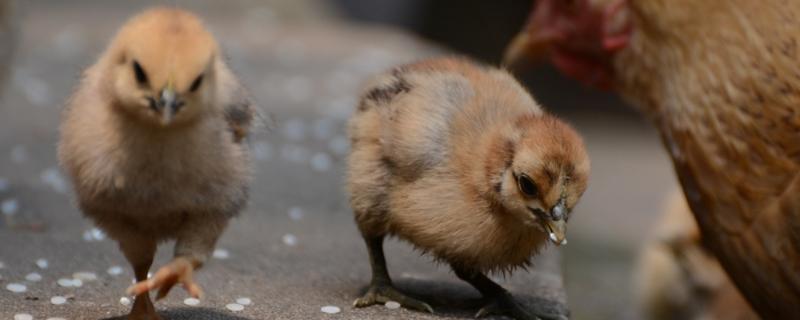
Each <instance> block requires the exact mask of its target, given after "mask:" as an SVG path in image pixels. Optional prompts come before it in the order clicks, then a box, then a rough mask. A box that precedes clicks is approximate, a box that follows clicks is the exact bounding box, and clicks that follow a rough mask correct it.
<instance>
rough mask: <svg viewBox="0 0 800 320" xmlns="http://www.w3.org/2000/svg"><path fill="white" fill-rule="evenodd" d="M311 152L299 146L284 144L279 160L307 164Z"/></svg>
mask: <svg viewBox="0 0 800 320" xmlns="http://www.w3.org/2000/svg"><path fill="white" fill-rule="evenodd" d="M309 157H311V152H310V151H309V150H308V149H306V148H305V147H303V146H301V145H292V144H286V145H283V146H282V147H281V158H283V159H284V160H286V161H288V162H295V163H307V161H308V158H309Z"/></svg>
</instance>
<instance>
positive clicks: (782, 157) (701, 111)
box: [508, 0, 800, 319]
mask: <svg viewBox="0 0 800 320" xmlns="http://www.w3.org/2000/svg"><path fill="white" fill-rule="evenodd" d="M798 17H800V2H798V1H782V0H762V1H752V0H725V1H722V0H704V1H696V0H613V1H608V0H596V1H592V0H575V1H564V0H541V1H539V2H538V3H537V5H536V7H535V8H534V11H533V16H532V18H531V20H530V21H529V24H528V26H527V27H526V29H525V30H524V31H523V33H522V35H521V36H519V37H518V38H517V39H515V40H514V42H512V45H511V47H510V49H509V52H508V62H509V63H510V64H511V65H512V66H513V65H515V64H517V63H518V62H519V61H524V60H529V59H532V58H537V57H543V56H548V57H549V58H550V59H551V60H552V61H553V62H554V64H555V65H556V66H557V67H558V68H559V69H560V70H562V71H563V72H565V73H567V74H568V75H570V76H573V77H575V78H577V79H578V80H580V81H582V82H584V83H587V84H590V85H593V86H597V87H605V88H612V89H614V90H616V91H617V92H619V93H620V94H621V95H622V96H624V97H625V98H626V99H628V101H629V102H631V103H632V104H634V105H636V106H638V107H639V109H640V110H641V111H642V112H643V113H644V114H645V115H646V116H647V118H649V119H650V120H651V121H652V123H653V124H655V125H656V127H657V128H658V129H659V131H660V133H661V138H662V140H663V142H664V145H665V146H666V147H667V150H668V152H669V153H670V155H671V158H672V160H673V163H674V167H675V171H676V173H677V174H678V178H679V180H680V183H681V185H682V186H683V190H684V193H685V195H686V198H687V200H688V201H689V204H690V207H691V209H692V211H693V213H694V216H695V218H696V220H697V222H698V225H699V227H700V230H701V232H702V235H703V241H704V242H705V245H706V246H707V247H708V248H709V249H710V250H711V251H712V252H713V253H714V255H715V256H717V257H718V259H719V261H720V263H721V265H722V266H723V268H724V269H725V270H726V272H727V273H728V274H729V275H730V278H731V279H732V280H733V281H734V283H735V284H736V286H737V287H738V288H739V289H740V290H741V291H742V294H743V295H744V296H745V297H746V298H747V300H748V301H749V302H750V303H751V305H752V306H753V307H754V309H755V310H756V311H757V312H758V313H759V314H760V315H761V316H762V317H764V318H766V319H786V318H789V317H790V316H792V315H796V314H798V312H800V303H798V302H799V301H800V272H798V270H800V173H798V172H799V171H800V63H798V61H800V50H798V42H800V28H798V27H800V20H798V19H797V18H798ZM523 58H524V59H523Z"/></svg>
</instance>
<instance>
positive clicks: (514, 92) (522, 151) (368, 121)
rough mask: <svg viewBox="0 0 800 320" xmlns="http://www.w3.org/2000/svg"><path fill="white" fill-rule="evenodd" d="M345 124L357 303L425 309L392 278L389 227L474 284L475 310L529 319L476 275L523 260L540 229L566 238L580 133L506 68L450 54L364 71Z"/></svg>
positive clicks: (582, 181)
mask: <svg viewBox="0 0 800 320" xmlns="http://www.w3.org/2000/svg"><path fill="white" fill-rule="evenodd" d="M349 132H350V138H351V141H352V151H351V154H350V158H349V162H348V178H347V180H348V189H349V193H350V203H351V206H352V208H353V210H354V215H355V220H356V223H357V225H358V228H359V230H360V231H361V234H362V235H363V237H364V240H365V242H366V245H367V249H368V252H369V258H370V264H371V267H372V281H371V284H370V287H369V289H368V291H367V292H366V294H365V295H364V296H362V297H361V298H358V299H357V300H356V301H355V302H354V305H355V306H356V307H366V306H369V305H373V304H377V303H385V302H387V301H390V300H391V301H397V302H399V303H400V304H401V305H403V306H404V307H406V308H411V309H415V310H420V311H428V312H432V311H433V309H432V308H431V307H430V306H429V305H428V304H426V303H424V302H421V301H418V300H416V299H414V298H411V297H408V296H406V295H405V294H403V293H401V292H399V291H398V290H396V289H395V288H394V287H393V286H392V280H391V279H390V277H389V273H388V271H387V268H386V261H385V259H384V254H383V239H384V238H385V237H386V236H396V237H399V238H401V239H404V240H406V241H408V242H410V243H411V244H412V245H414V246H415V247H416V248H418V249H420V250H421V251H423V252H426V253H428V254H430V255H432V256H433V257H435V258H436V259H437V260H439V261H442V262H446V263H448V264H449V265H450V266H451V267H452V269H453V271H455V274H456V275H457V276H458V277H459V278H460V279H462V280H464V281H466V282H468V283H470V284H471V285H472V286H474V287H475V288H476V289H477V290H478V291H480V292H481V294H482V295H483V296H484V297H485V298H487V299H488V300H489V301H490V302H489V304H488V305H486V306H485V307H484V308H482V309H481V310H480V311H479V312H478V314H477V316H484V315H488V314H503V315H509V316H512V317H514V318H516V319H535V318H536V317H535V316H534V315H533V314H532V313H530V312H529V311H527V310H525V309H524V308H523V307H522V306H521V305H520V304H519V303H518V302H516V301H515V300H514V299H513V297H512V296H511V294H510V293H509V292H508V291H506V290H505V289H503V288H502V287H501V286H499V285H498V284H496V283H495V282H493V281H492V280H490V279H489V278H488V277H486V275H485V274H486V273H487V272H494V271H512V270H513V269H515V268H517V267H522V266H527V265H529V263H530V258H531V256H532V255H534V254H536V253H537V252H538V251H539V250H540V249H542V247H543V246H544V245H545V244H546V243H547V241H548V239H550V240H552V242H554V243H556V244H563V243H566V238H565V231H566V222H567V220H568V219H569V217H570V213H571V211H572V209H573V208H574V206H575V205H576V204H577V202H578V199H579V198H580V197H581V195H582V194H583V192H584V191H585V190H586V187H587V182H588V176H589V170H590V164H589V158H588V156H587V154H586V151H585V148H584V145H583V142H582V140H581V138H580V136H579V135H578V133H576V132H575V130H573V129H572V128H571V127H570V126H569V125H567V124H565V123H564V122H562V121H560V120H559V119H557V118H555V117H553V116H551V115H549V114H547V113H546V112H545V111H544V110H542V108H541V107H540V106H539V105H538V104H537V103H536V102H535V101H534V100H533V98H532V97H531V96H530V94H529V93H528V92H527V91H526V90H525V89H524V88H523V87H522V86H521V85H520V84H519V83H518V82H517V81H516V80H515V79H514V78H513V77H512V76H511V75H509V74H508V73H507V72H505V71H503V70H499V69H495V68H491V67H487V66H480V65H476V64H473V63H471V62H469V61H466V60H463V59H459V58H440V59H433V60H427V61H422V62H419V63H415V64H410V65H405V66H401V67H397V68H395V69H393V70H391V71H390V72H387V73H384V74H381V75H379V76H377V77H376V78H374V79H373V80H371V81H370V82H369V83H368V84H367V87H366V90H365V93H364V94H363V96H362V98H361V100H360V104H359V105H358V110H357V111H356V113H355V114H354V116H353V118H352V119H351V121H350V123H349ZM542 316H547V315H542Z"/></svg>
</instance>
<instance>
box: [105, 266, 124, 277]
mask: <svg viewBox="0 0 800 320" xmlns="http://www.w3.org/2000/svg"><path fill="white" fill-rule="evenodd" d="M106 272H108V274H110V275H112V276H118V275H121V274H122V267H120V266H113V267H111V268H108V270H107V271H106Z"/></svg>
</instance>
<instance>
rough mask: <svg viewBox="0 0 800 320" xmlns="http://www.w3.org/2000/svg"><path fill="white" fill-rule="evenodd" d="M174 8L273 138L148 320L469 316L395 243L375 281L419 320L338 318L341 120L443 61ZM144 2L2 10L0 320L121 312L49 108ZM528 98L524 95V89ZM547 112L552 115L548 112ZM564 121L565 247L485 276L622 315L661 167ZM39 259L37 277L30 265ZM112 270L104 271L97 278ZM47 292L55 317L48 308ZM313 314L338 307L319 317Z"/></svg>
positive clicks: (580, 117) (344, 252) (342, 294)
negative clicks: (191, 269)
mask: <svg viewBox="0 0 800 320" xmlns="http://www.w3.org/2000/svg"><path fill="white" fill-rule="evenodd" d="M170 3H174V1H171V2H170ZM179 4H181V5H185V6H186V7H189V8H192V9H194V10H195V11H196V12H198V13H199V14H200V15H202V16H204V17H205V19H206V22H207V24H208V25H209V26H210V27H211V28H212V30H213V32H214V33H215V34H216V35H217V37H218V38H219V40H220V42H221V43H222V46H223V48H224V49H225V51H226V52H227V54H228V57H229V60H230V63H231V65H232V67H233V69H234V70H235V71H236V72H237V74H239V75H240V77H241V78H242V81H243V82H244V83H245V84H246V85H247V86H248V87H249V88H250V90H251V91H252V93H253V94H254V95H255V96H256V98H257V101H258V103H259V104H260V105H261V106H262V107H263V108H264V109H265V110H267V111H268V112H270V113H271V114H272V115H273V117H274V119H275V125H274V126H273V128H272V129H271V130H264V131H263V132H261V133H259V134H258V135H257V136H256V138H255V139H254V141H253V148H254V157H255V166H256V172H257V176H256V179H255V183H254V186H253V191H252V201H251V203H250V205H249V207H248V209H247V211H246V212H244V213H243V214H242V215H241V217H240V218H238V219H236V220H235V221H234V222H233V223H232V225H231V226H230V227H229V229H228V230H227V232H226V234H225V235H224V237H223V238H222V239H221V241H220V243H219V246H218V248H219V249H220V250H219V252H218V253H217V257H218V258H216V259H214V260H212V261H211V262H210V263H209V264H208V266H207V267H206V268H204V269H203V271H201V272H200V273H199V275H198V280H199V283H200V284H201V285H202V286H203V287H204V288H205V290H206V294H207V296H206V298H205V299H203V300H202V301H201V302H200V304H199V305H198V306H188V305H186V304H184V298H186V295H185V293H184V292H183V291H181V290H180V289H178V290H175V291H173V293H171V295H170V296H169V297H168V298H166V299H165V300H164V301H162V302H159V303H158V304H157V308H158V309H159V310H160V311H161V312H162V314H163V315H165V316H167V317H168V318H170V319H336V318H339V319H439V318H471V317H472V315H473V314H474V312H476V311H477V309H478V308H479V307H480V305H479V301H478V300H477V299H478V297H479V295H478V293H477V292H476V291H474V290H473V289H471V288H470V287H469V286H468V285H466V284H465V283H461V282H459V281H458V280H457V279H456V278H455V276H454V275H453V274H452V273H451V272H449V270H448V269H447V268H446V267H444V266H437V265H436V264H435V263H433V262H431V259H430V258H428V257H425V256H420V255H419V254H418V253H415V252H414V251H412V250H411V248H410V247H409V246H408V245H406V244H404V243H401V242H397V241H390V242H389V243H388V247H387V257H388V260H389V261H388V262H389V268H390V271H391V273H392V276H393V277H394V278H395V280H396V282H397V283H398V285H399V287H400V288H401V289H404V290H405V291H407V292H409V293H412V294H414V295H417V296H420V297H421V298H424V299H425V300H427V301H429V302H431V304H432V306H433V307H434V308H435V309H436V310H437V314H435V315H425V314H421V313H416V312H410V311H406V310H402V309H398V310H391V309H388V308H385V307H382V306H377V307H372V308H367V309H353V308H351V307H350V304H351V303H352V301H353V300H354V299H355V298H356V297H357V296H358V295H359V294H360V293H361V292H362V290H363V289H364V287H365V285H366V284H367V283H368V281H369V266H368V264H367V258H366V250H365V248H364V245H363V243H362V242H361V240H360V238H359V235H358V232H357V231H356V228H355V226H354V224H353V222H352V215H351V213H350V211H349V208H348V205H347V202H346V199H345V195H344V190H343V187H342V181H343V179H342V177H343V170H342V168H343V166H344V157H345V155H346V153H347V150H348V146H347V139H346V137H345V132H344V123H345V121H346V119H347V117H348V115H349V114H350V110H351V109H352V108H353V106H354V105H355V97H356V95H357V93H358V87H359V84H360V83H361V82H362V81H363V80H364V79H365V77H367V76H368V75H370V74H374V73H376V72H379V71H382V70H384V69H386V68H388V67H390V66H392V65H394V64H398V63H404V62H409V61H413V60H416V59H419V58H422V57H426V56H431V55H436V54H441V53H446V52H445V51H443V50H440V49H437V48H436V47H435V46H433V45H431V44H426V43H422V42H420V41H418V40H416V39H415V38H413V37H411V36H409V35H406V34H403V33H401V32H398V31H393V30H387V29H381V28H377V27H370V28H366V27H364V26H355V25H349V24H346V23H343V22H340V21H338V20H336V19H335V18H332V17H331V16H330V15H329V14H328V13H327V12H328V11H329V8H326V7H325V6H324V5H319V4H318V3H316V2H315V1H294V2H288V1H287V2H281V1H266V2H257V1H237V2H219V1H210V0H203V1H195V2H191V3H185V4H184V3H181V2H180V1H179ZM145 6H146V4H144V3H142V2H135V3H133V2H122V1H119V2H115V3H111V2H108V1H98V0H88V1H70V2H68V3H67V2H59V1H39V2H36V3H30V4H27V3H26V4H22V5H20V6H19V8H18V9H19V12H20V13H19V16H18V17H19V19H20V20H19V21H20V30H21V33H20V41H19V43H18V48H17V50H16V59H15V61H14V64H13V66H12V68H11V70H12V71H11V72H12V73H11V75H10V76H9V81H8V85H7V86H6V91H5V94H4V95H3V98H2V104H0V209H2V212H3V215H2V216H3V220H2V221H0V263H2V267H0V286H2V288H0V319H13V318H14V316H15V315H18V314H30V315H32V316H34V318H35V319H47V318H48V317H61V318H65V319H97V318H114V317H118V316H121V315H124V314H125V313H126V312H127V310H128V308H129V306H126V305H124V304H122V303H121V301H120V299H121V298H123V291H124V289H125V288H126V287H127V286H128V285H129V284H130V279H131V277H132V275H131V272H130V270H128V266H127V264H126V263H125V260H124V258H123V257H122V255H121V254H120V253H119V252H118V251H117V250H116V246H115V244H114V243H112V242H111V241H109V240H107V239H105V238H104V237H103V236H102V234H98V233H97V232H94V230H93V229H92V225H91V224H90V223H89V221H87V220H86V219H84V218H82V216H81V214H80V213H79V212H78V211H77V210H76V209H75V207H74V205H73V203H72V202H71V199H72V198H71V191H70V190H69V186H68V185H67V183H66V181H65V180H64V179H63V177H62V176H61V175H60V174H59V173H58V169H57V165H56V161H55V142H56V140H57V125H58V117H59V112H60V108H61V105H62V104H63V101H64V99H65V98H66V97H68V95H69V93H70V91H71V88H72V87H73V86H74V85H75V84H76V82H77V80H78V78H79V74H80V70H81V69H82V68H83V67H85V66H87V65H89V64H90V63H91V62H92V61H93V59H94V58H95V57H96V56H97V55H98V54H99V52H100V51H101V50H102V49H103V47H104V46H105V44H106V42H107V40H108V38H109V37H111V36H112V35H113V32H114V30H115V29H116V27H117V26H118V25H119V24H120V23H122V21H124V19H125V18H126V17H128V16H129V15H131V14H132V13H134V12H137V11H138V10H139V9H140V8H142V7H145ZM532 91H533V92H534V94H535V95H538V94H537V90H536V87H534V88H532ZM542 94H543V95H545V96H548V95H550V96H552V95H551V94H549V93H548V92H544V93H542ZM566 94H567V95H570V96H572V95H574V94H573V93H566ZM547 100H548V101H546V102H545V104H546V105H547V106H549V107H551V108H554V109H555V108H557V105H558V103H559V100H558V99H554V98H548V99H547ZM570 116H571V117H570V120H571V121H572V122H574V123H575V125H576V127H577V128H578V129H579V130H580V131H581V132H582V133H583V134H584V135H585V139H586V142H587V145H588V148H589V152H590V155H591V157H592V161H593V176H592V182H591V186H590V188H589V191H588V192H587V193H586V195H585V196H584V199H583V201H582V204H581V205H580V207H579V209H578V210H577V211H576V213H575V218H574V219H572V220H571V221H570V231H569V235H570V243H569V245H567V246H566V247H564V248H563V249H558V250H562V251H563V254H562V252H559V251H558V250H548V252H547V253H545V254H543V255H542V256H540V257H537V259H536V262H535V267H534V268H532V269H531V270H530V271H529V272H524V271H522V272H516V273H515V274H514V275H513V276H511V277H508V278H498V279H497V280H498V281H499V282H500V283H501V284H502V285H504V286H505V287H507V288H509V289H511V290H512V291H513V292H514V293H515V294H517V295H519V296H520V297H523V299H524V300H525V301H526V303H528V304H529V305H537V306H541V307H542V308H546V309H547V310H548V311H554V312H564V313H565V312H566V305H567V304H566V302H567V297H569V308H570V309H571V312H572V317H573V318H578V319H604V318H631V317H634V313H633V312H632V311H631V310H633V308H632V305H631V302H632V300H631V295H630V290H629V287H630V275H631V272H632V270H633V265H632V263H631V262H632V261H633V258H634V252H635V250H636V248H638V246H639V245H640V244H641V242H642V240H643V239H645V238H646V235H647V229H648V227H649V226H650V224H651V223H652V221H653V217H654V216H655V215H656V214H657V211H658V208H659V206H660V202H661V199H662V197H663V195H664V193H665V192H666V191H668V190H671V189H672V188H674V181H673V178H672V177H671V175H670V171H669V170H670V166H669V163H668V161H667V159H666V157H665V156H664V154H663V152H662V151H661V148H660V145H659V143H658V141H657V139H656V138H655V135H654V133H653V131H652V130H651V129H649V128H648V127H646V126H644V125H642V124H641V123H639V122H636V121H634V120H631V118H629V117H619V116H615V115H597V114H591V112H587V113H581V114H574V115H570ZM170 251H171V246H170V245H164V246H162V247H161V250H160V254H159V259H158V260H157V262H156V264H155V266H159V265H161V264H163V263H164V262H165V261H167V259H168V258H169V255H170V253H171V252H170ZM226 256H227V257H226ZM562 257H563V259H562ZM40 259H45V260H46V261H47V267H46V268H41V267H40V266H37V264H36V262H37V260H40ZM115 266H119V267H121V269H122V273H121V274H116V272H112V273H114V274H113V275H112V274H111V273H109V272H108V270H109V268H112V267H115ZM562 271H563V272H564V273H565V276H564V277H562V276H561V275H562ZM76 272H89V273H93V274H94V275H96V276H97V280H94V281H91V280H86V281H84V282H83V285H82V286H81V287H77V288H75V287H64V286H61V285H59V284H58V281H59V279H71V278H73V277H75V276H78V277H84V278H85V277H86V275H81V274H78V275H74V273H76ZM31 273H36V274H38V275H39V277H37V276H36V275H31ZM26 278H27V279H26ZM38 278H41V279H38ZM36 280H38V281H36ZM63 283H67V284H68V283H70V281H66V282H64V281H62V284H63ZM10 284H22V285H24V286H26V288H27V290H26V292H22V293H14V292H12V291H10V290H7V289H6V287H8V286H9V285H10ZM12 287H13V286H12ZM563 288H566V292H564V291H563V290H562V289H563ZM54 296H61V297H65V298H66V303H64V304H59V305H56V304H53V303H51V298H52V297H54ZM242 297H246V298H249V299H250V300H251V301H252V303H251V304H250V305H246V306H245V307H244V309H243V310H241V311H236V312H235V311H231V310H228V309H227V308H226V305H228V304H231V303H234V302H236V300H237V298H242ZM56 302H57V301H56ZM324 306H336V307H338V308H340V310H341V311H340V312H339V313H337V314H325V313H323V312H321V308H322V307H324Z"/></svg>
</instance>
